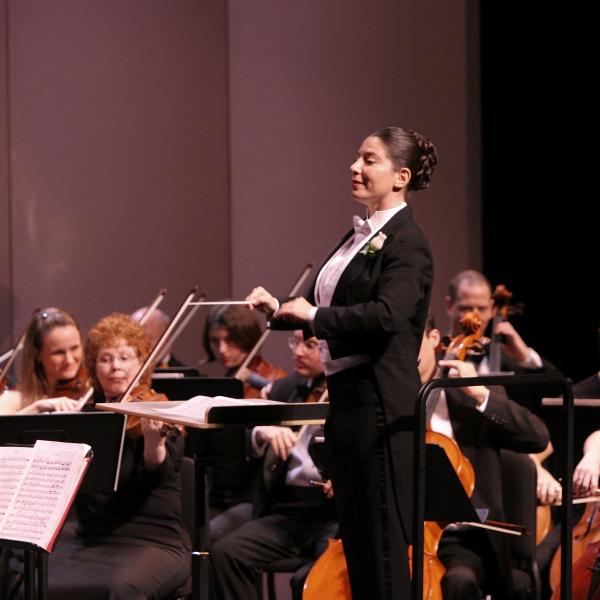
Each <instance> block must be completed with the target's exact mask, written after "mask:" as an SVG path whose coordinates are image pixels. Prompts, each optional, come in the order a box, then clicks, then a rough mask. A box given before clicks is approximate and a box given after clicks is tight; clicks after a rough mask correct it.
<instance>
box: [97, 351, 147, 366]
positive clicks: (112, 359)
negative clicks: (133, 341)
mask: <svg viewBox="0 0 600 600" xmlns="http://www.w3.org/2000/svg"><path fill="white" fill-rule="evenodd" d="M136 358H137V356H136V355H135V354H119V355H118V356H113V355H112V354H101V355H100V356H99V357H98V358H97V359H96V364H97V365H101V366H103V367H106V366H109V365H113V364H115V363H116V362H117V361H119V363H121V365H123V366H128V365H130V364H131V363H132V362H133V361H134V360H135V359H136Z"/></svg>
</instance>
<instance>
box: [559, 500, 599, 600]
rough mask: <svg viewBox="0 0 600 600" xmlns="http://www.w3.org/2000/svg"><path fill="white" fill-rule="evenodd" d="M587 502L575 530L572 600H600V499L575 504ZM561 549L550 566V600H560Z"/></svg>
mask: <svg viewBox="0 0 600 600" xmlns="http://www.w3.org/2000/svg"><path fill="white" fill-rule="evenodd" d="M580 502H587V506H586V508H585V511H584V513H583V515H582V516H581V518H580V519H579V522H578V523H577V525H575V527H573V531H572V536H573V546H572V559H571V560H572V567H573V574H572V584H571V585H572V588H571V589H572V598H573V600H599V599H600V497H599V496H598V495H594V496H588V497H584V498H577V499H575V500H574V501H573V503H574V504H575V503H580ZM561 554H562V553H561V547H560V546H559V547H558V549H557V550H556V553H555V554H554V558H553V559H552V564H551V566H550V588H551V589H552V591H553V593H552V597H551V600H560V597H561V594H560V579H561Z"/></svg>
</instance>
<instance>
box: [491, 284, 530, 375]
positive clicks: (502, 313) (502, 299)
mask: <svg viewBox="0 0 600 600" xmlns="http://www.w3.org/2000/svg"><path fill="white" fill-rule="evenodd" d="M512 296H513V295H512V292H509V291H508V289H506V286H505V285H503V284H499V285H497V286H496V289H495V290H494V293H493V294H492V298H493V300H494V306H493V308H492V315H493V316H492V324H491V333H490V343H489V346H488V363H489V368H490V372H491V373H497V372H499V371H501V359H502V352H501V349H502V341H503V339H502V338H503V336H502V335H501V334H497V333H496V327H497V326H498V324H499V323H502V322H503V321H507V320H508V317H509V316H514V315H520V314H522V313H523V305H522V304H512V305H511V300H512Z"/></svg>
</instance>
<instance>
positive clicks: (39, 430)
mask: <svg viewBox="0 0 600 600" xmlns="http://www.w3.org/2000/svg"><path fill="white" fill-rule="evenodd" d="M107 417H108V418H107ZM124 425H125V418H124V416H123V415H119V414H113V413H101V412H89V413H54V414H41V415H3V416H0V444H2V445H32V444H34V443H35V442H36V441H37V440H50V441H57V442H73V443H84V444H88V445H89V446H91V447H92V451H93V452H94V459H93V460H92V462H91V463H90V466H89V468H88V471H87V473H86V475H85V477H84V479H83V482H82V483H81V487H80V488H79V492H91V491H99V492H111V491H114V490H116V487H117V481H118V477H119V468H120V464H121V454H122V449H123V441H124V439H125V436H124V433H125V427H124ZM0 546H3V547H6V548H15V549H17V548H18V549H23V550H24V551H25V563H24V564H25V569H24V580H25V581H24V585H25V599H26V600H33V599H34V598H35V597H36V595H37V598H38V599H39V600H45V598H47V593H48V591H47V588H48V553H47V552H46V551H45V550H42V549H40V548H38V547H37V546H35V545H33V544H28V543H25V542H17V541H11V540H0ZM36 570H37V577H36ZM36 592H37V594H36Z"/></svg>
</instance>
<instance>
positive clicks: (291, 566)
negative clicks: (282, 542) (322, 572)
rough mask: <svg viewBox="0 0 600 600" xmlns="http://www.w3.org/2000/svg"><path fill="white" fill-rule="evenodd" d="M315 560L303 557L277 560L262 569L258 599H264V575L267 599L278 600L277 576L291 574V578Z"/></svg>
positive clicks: (257, 585) (257, 581)
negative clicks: (278, 574) (264, 577)
mask: <svg viewBox="0 0 600 600" xmlns="http://www.w3.org/2000/svg"><path fill="white" fill-rule="evenodd" d="M314 560H315V559H314V558H307V557H303V556H299V557H295V558H282V559H281V560H276V561H274V562H272V563H269V564H268V565H265V566H264V567H263V568H262V572H261V573H260V574H259V576H258V577H257V580H256V593H257V596H258V598H260V599H262V597H263V585H262V583H263V582H262V579H263V573H264V574H265V575H266V578H267V598H268V600H277V591H276V588H275V575H277V573H289V574H290V576H291V575H293V574H294V573H296V571H297V570H298V569H301V568H302V567H303V566H304V565H306V564H308V563H311V562H314Z"/></svg>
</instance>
